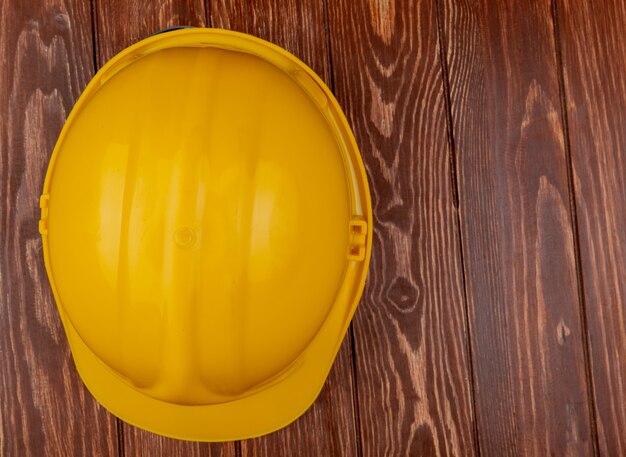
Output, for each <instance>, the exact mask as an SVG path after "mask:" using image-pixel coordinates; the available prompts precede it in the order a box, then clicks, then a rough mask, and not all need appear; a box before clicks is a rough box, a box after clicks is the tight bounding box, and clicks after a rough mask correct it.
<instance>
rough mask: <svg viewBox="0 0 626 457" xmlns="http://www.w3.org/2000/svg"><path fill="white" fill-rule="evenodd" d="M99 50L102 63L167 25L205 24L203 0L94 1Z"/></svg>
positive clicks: (201, 25) (205, 16) (200, 25)
mask: <svg viewBox="0 0 626 457" xmlns="http://www.w3.org/2000/svg"><path fill="white" fill-rule="evenodd" d="M95 5H96V10H95V16H96V17H95V19H96V32H97V35H96V48H97V49H96V52H97V54H96V55H97V56H98V65H99V66H102V65H104V64H105V63H106V61H107V60H109V59H110V58H111V57H113V56H114V55H115V54H117V53H118V52H120V51H121V50H122V49H124V48H126V47H128V46H130V45H131V44H134V43H136V42H137V41H140V40H143V39H144V38H146V37H148V36H150V35H152V34H153V33H155V32H158V31H159V30H161V29H164V28H165V27H173V26H177V25H192V26H196V27H204V26H205V25H206V24H207V15H206V10H205V8H204V3H203V1H202V0H157V1H150V2H144V1H141V0H125V1H120V0H95Z"/></svg>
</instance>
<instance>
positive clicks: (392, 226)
mask: <svg viewBox="0 0 626 457" xmlns="http://www.w3.org/2000/svg"><path fill="white" fill-rule="evenodd" d="M328 17H329V32H330V44H331V55H332V64H333V69H334V78H335V90H336V95H337V97H338V99H339V102H340V103H341V105H342V106H343V107H344V108H345V109H346V111H347V116H348V119H349V120H350V122H351V124H352V126H353V127H354V130H355V134H356V137H357V142H358V143H359V145H360V147H361V152H362V154H363V158H364V161H365V164H366V167H367V171H368V175H369V179H370V183H371V190H372V196H373V203H374V218H375V232H374V252H373V255H372V259H373V260H372V266H371V268H370V276H369V279H368V284H367V287H366V292H365V299H364V303H363V306H362V308H361V310H360V311H359V312H358V313H357V316H356V320H355V323H354V333H355V347H356V353H355V357H356V360H357V368H358V369H357V381H358V382H357V388H358V400H359V402H358V406H359V417H360V430H361V439H362V451H363V455H366V456H369V455H375V456H379V455H386V456H397V455H407V456H408V455H411V456H412V455H437V456H441V455H473V454H474V442H473V429H472V422H473V412H472V403H471V388H470V387H471V386H470V378H471V376H470V371H469V367H470V365H469V361H468V360H469V358H468V354H467V351H466V348H467V340H466V335H465V329H466V320H465V312H464V303H463V292H462V291H463V285H462V270H461V255H460V249H459V235H458V231H457V223H456V220H457V218H456V210H455V206H454V198H453V192H452V189H453V187H452V182H451V178H450V177H451V173H450V155H449V153H450V151H449V147H448V138H447V127H446V119H447V114H446V107H445V98H444V85H443V78H442V73H441V62H440V59H439V52H440V49H439V41H438V36H437V20H436V9H435V3H434V2H404V1H400V0H398V1H395V2H394V1H383V2H378V1H374V0H369V1H367V0H362V1H357V2H355V1H353V0H331V1H329V11H328Z"/></svg>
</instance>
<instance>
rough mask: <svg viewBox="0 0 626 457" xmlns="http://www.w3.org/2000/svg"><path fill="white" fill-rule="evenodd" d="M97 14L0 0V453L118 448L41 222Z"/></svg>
mask: <svg viewBox="0 0 626 457" xmlns="http://www.w3.org/2000/svg"><path fill="white" fill-rule="evenodd" d="M90 18H91V13H90V10H89V8H88V4H85V3H84V2H81V1H73V0H56V1H55V0H45V1H41V2H36V3H34V2H8V1H3V2H0V62H1V67H0V71H1V73H0V113H1V114H0V116H1V118H2V122H0V186H1V187H0V194H1V196H2V198H1V199H0V249H1V252H2V255H1V256H0V294H1V298H0V316H2V318H1V319H0V455H2V456H20V457H22V456H37V457H39V456H44V455H45V456H48V455H50V456H52V455H103V456H114V455H115V456H116V455H117V454H118V449H117V445H118V437H117V429H116V422H115V418H113V417H112V416H110V415H108V414H107V413H106V412H105V411H104V409H103V408H101V407H100V406H99V405H98V404H97V403H96V401H95V400H94V399H93V398H92V397H91V395H90V394H89V393H88V392H87V390H86V389H85V387H84V386H83V384H82V382H81V381H80V379H79V377H78V374H77V373H76V370H75V368H74V363H73V362H72V360H71V357H70V352H69V349H68V345H67V340H66V338H65V334H64V332H63V330H62V327H61V322H60V319H59V315H58V313H57V310H56V305H55V303H54V300H53V298H52V294H51V292H50V287H49V285H48V281H47V279H46V274H45V269H44V264H43V256H42V253H41V252H42V251H41V249H42V246H41V238H40V236H39V232H38V228H37V221H38V219H39V208H38V200H39V195H40V194H41V189H42V187H43V180H44V175H45V171H46V167H47V165H48V159H49V157H50V155H51V154H52V149H53V147H54V143H55V142H56V138H57V136H58V133H59V131H60V130H61V127H62V126H63V123H64V121H65V118H66V117H67V115H68V113H69V111H70V109H71V108H72V105H73V103H74V101H75V100H76V99H77V98H78V96H79V95H80V93H81V91H82V89H83V88H84V86H85V85H86V84H87V82H88V80H89V77H90V75H91V74H92V72H93V49H92V36H91V33H92V28H91V19H90Z"/></svg>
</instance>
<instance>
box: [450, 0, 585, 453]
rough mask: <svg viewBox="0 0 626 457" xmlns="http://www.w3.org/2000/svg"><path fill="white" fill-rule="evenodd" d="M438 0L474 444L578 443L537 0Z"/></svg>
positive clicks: (560, 177)
mask: <svg viewBox="0 0 626 457" xmlns="http://www.w3.org/2000/svg"><path fill="white" fill-rule="evenodd" d="M441 8H442V21H443V26H444V32H445V36H446V40H447V46H446V55H447V62H448V66H449V74H450V96H451V111H452V121H453V122H452V125H453V132H454V142H455V145H456V165H457V170H458V189H459V198H460V200H459V205H460V222H461V233H462V242H463V250H464V260H465V272H466V290H467V297H468V305H469V310H470V333H471V343H472V354H473V362H474V373H475V401H476V408H477V409H476V415H477V422H478V427H479V442H480V450H481V455H482V456H504V455H519V456H545V455H569V456H584V455H591V454H592V452H593V446H592V431H591V425H590V411H589V399H588V396H587V387H588V386H587V383H586V377H585V363H584V346H583V343H582V341H583V340H582V334H581V316H580V314H579V304H580V302H579V296H578V288H577V276H576V266H575V256H574V240H573V234H572V222H571V217H570V209H569V200H570V195H569V190H568V179H567V162H566V154H565V148H564V133H563V126H562V123H561V112H560V97H559V87H558V68H557V61H556V54H555V45H554V39H553V37H554V30H553V23H552V20H551V17H552V16H551V7H550V2H549V1H548V0H535V1H524V2H488V1H478V2H461V3H459V2H455V1H443V0H442V2H441Z"/></svg>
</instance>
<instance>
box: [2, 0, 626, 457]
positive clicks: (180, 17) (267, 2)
mask: <svg viewBox="0 0 626 457" xmlns="http://www.w3.org/2000/svg"><path fill="white" fill-rule="evenodd" d="M625 5H626V4H625V3H623V2H622V1H620V0H614V1H608V0H600V1H594V2H593V4H592V1H591V0H586V1H575V0H520V1H515V2H513V1H504V0H502V1H487V0H473V1H469V0H419V1H402V0H397V1H393V0H378V1H377V0H359V1H355V0H324V1H313V0H310V1H300V0H287V1H284V0H220V1H215V2H213V1H206V2H204V0H182V1H176V0H159V1H143V0H142V1H140V0H91V2H89V1H86V0H39V1H27V0H0V119H1V122H0V186H1V187H0V197H1V198H0V243H1V248H0V254H1V258H0V293H1V294H0V383H1V384H0V454H1V455H2V456H19V457H21V456H100V455H102V456H223V457H230V456H233V457H234V456H237V457H239V456H268V457H276V456H331V455H332V456H352V455H359V456H431V455H433V456H434V455H437V456H439V455H441V456H444V455H445V456H448V455H450V456H452V455H455V456H472V455H476V456H478V455H481V456H495V457H500V456H548V455H550V456H552V455H554V456H562V455H568V456H592V455H593V456H624V455H626V433H624V432H625V431H626V153H625V152H624V151H625V150H626V76H625V75H626V38H624V30H626V6H625ZM181 24H184V25H195V26H210V27H222V28H228V29H233V30H239V31H244V32H248V33H252V34H254V35H256V36H259V37H262V38H265V39H268V40H270V41H272V42H274V43H277V44H279V45H281V46H283V47H285V48H287V49H288V50H290V51H291V52H292V53H294V54H295V55H296V56H298V57H300V58H301V59H302V60H304V61H305V62H306V63H308V64H309V65H310V66H311V67H312V68H313V69H314V70H315V71H316V72H317V73H318V74H319V75H320V76H321V77H322V79H324V80H325V81H326V82H327V84H328V85H329V86H330V87H331V89H332V90H333V91H334V93H335V94H336V96H337V98H338V100H339V102H340V104H341V105H342V106H343V108H344V109H345V112H346V115H347V117H348V119H349V121H350V123H351V125H352V126H353V129H354V132H355V135H356V137H357V141H358V143H359V144H360V147H361V150H362V154H363V159H364V161H365V164H366V167H367V171H368V175H369V179H370V182H371V188H372V193H373V202H374V218H375V225H376V227H375V232H374V248H373V249H374V251H373V257H372V264H371V268H370V273H369V279H368V282H367V286H366V290H365V293H364V296H363V300H362V303H361V306H360V308H359V310H358V312H357V314H356V317H355V319H354V321H353V325H352V327H351V330H350V333H349V335H348V337H347V338H346V340H345V342H344V344H343V347H342V349H341V352H340V354H339V357H338V359H337V361H336V363H335V366H334V368H333V371H332V373H331V375H330V377H329V379H328V381H327V383H326V386H325V388H324V390H323V392H322V394H321V396H320V397H319V398H318V400H317V401H316V403H315V404H314V406H313V407H312V408H311V409H310V410H309V411H308V412H307V413H306V414H305V415H304V416H303V417H302V418H300V419H299V420H298V421H297V422H295V423H294V424H292V425H291V426H289V427H287V428H285V429H283V430H281V431H279V432H277V433H274V434H271V435H269V436H265V437H262V438H258V439H253V440H247V441H242V442H236V443H224V444H201V443H190V442H181V441H176V440H171V439H166V438H162V437H160V436H156V435H153V434H151V433H148V432H144V431H141V430H139V429H137V428H134V427H132V426H129V425H127V424H125V423H123V422H121V421H119V420H117V419H116V418H115V417H113V416H112V415H110V414H109V413H107V412H106V411H105V410H104V409H103V408H101V407H100V406H99V405H98V404H97V403H96V402H95V401H94V399H93V398H92V397H91V396H90V395H89V394H88V393H87V391H86V389H85V388H84V387H83V385H82V383H81V382H80V380H79V378H78V376H77V374H76V371H75V369H74V365H73V362H72V359H71V356H70V353H69V350H68V346H67V343H66V340H65V336H64V334H63V332H62V329H61V325H60V321H59V318H58V315H57V312H56V309H55V305H54V302H53V299H52V296H51V293H50V289H49V286H48V282H47V279H46V276H45V272H44V266H43V260H42V252H41V241H40V237H39V235H38V231H37V220H38V217H39V211H38V196H39V194H40V191H41V188H42V183H43V177H44V173H45V169H46V166H47V163H48V158H49V157H50V154H51V152H52V148H53V146H54V143H55V141H56V138H57V135H58V133H59V131H60V129H61V127H62V125H63V122H64V120H65V118H66V117H67V115H68V113H69V111H70V109H71V108H72V105H73V103H74V102H75V100H76V99H77V98H78V96H79V95H80V93H81V91H82V89H83V88H84V87H85V85H86V84H87V82H88V81H89V79H90V77H91V76H92V75H93V74H94V72H95V71H96V70H97V68H99V67H100V66H101V65H103V64H104V63H105V62H106V61H107V59H109V58H110V57H112V56H113V55H114V54H116V53H117V52H119V51H120V50H122V49H123V48H124V47H126V46H128V45H130V44H132V43H134V42H136V41H137V40H139V39H141V38H144V37H146V36H147V35H149V34H151V33H153V32H155V31H157V30H159V29H161V28H162V27H166V26H173V25H181Z"/></svg>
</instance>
